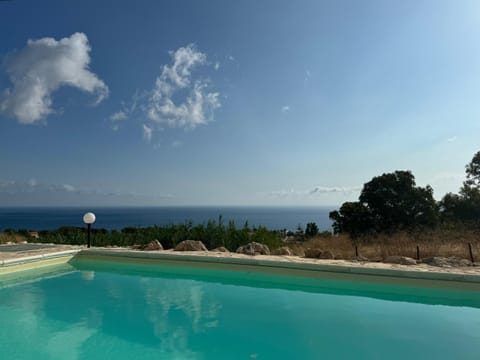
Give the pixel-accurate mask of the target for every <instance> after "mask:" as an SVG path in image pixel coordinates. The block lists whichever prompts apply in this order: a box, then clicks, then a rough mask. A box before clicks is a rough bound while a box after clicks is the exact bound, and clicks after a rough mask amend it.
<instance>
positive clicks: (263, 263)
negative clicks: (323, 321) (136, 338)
mask: <svg viewBox="0 0 480 360" xmlns="http://www.w3.org/2000/svg"><path fill="white" fill-rule="evenodd" d="M76 259H78V260H81V259H89V260H102V261H117V262H130V263H138V262H142V263H150V264H153V263H158V264H164V265H170V266H185V267H199V268H210V269H219V270H233V271H243V272H258V273H266V274H278V275H292V276H300V277H314V278H323V279H325V278H329V279H335V280H349V281H352V280H354V281H355V280H356V281H366V282H372V283H384V284H392V285H393V284H397V285H412V283H415V285H417V286H422V287H434V288H461V289H470V290H477V291H480V275H472V274H455V273H445V272H432V271H412V270H397V269H379V268H367V267H360V266H344V265H332V264H328V265H326V264H318V263H317V264H312V263H301V262H291V261H275V260H267V259H262V258H256V257H248V258H247V257H245V258H243V257H242V258H238V257H222V256H208V255H190V254H182V253H161V252H140V251H128V250H106V249H88V250H82V251H81V252H79V253H78V254H77V255H76V256H75V257H74V258H73V259H72V260H73V261H75V260H76Z"/></svg>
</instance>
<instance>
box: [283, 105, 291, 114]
mask: <svg viewBox="0 0 480 360" xmlns="http://www.w3.org/2000/svg"><path fill="white" fill-rule="evenodd" d="M289 111H290V106H289V105H284V106H282V112H283V113H286V112H289Z"/></svg>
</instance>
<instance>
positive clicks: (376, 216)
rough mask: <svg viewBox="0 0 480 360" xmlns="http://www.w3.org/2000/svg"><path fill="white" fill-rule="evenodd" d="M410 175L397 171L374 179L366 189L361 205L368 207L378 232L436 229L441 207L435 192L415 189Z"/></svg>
mask: <svg viewBox="0 0 480 360" xmlns="http://www.w3.org/2000/svg"><path fill="white" fill-rule="evenodd" d="M415 185H416V184H415V177H414V176H413V174H412V173H411V172H410V171H395V172H394V173H388V174H383V175H381V176H377V177H374V178H373V179H372V180H370V181H369V182H368V183H366V184H365V185H364V186H363V190H362V192H361V194H360V198H359V200H360V202H361V203H363V204H365V205H366V206H367V207H368V209H369V211H370V214H371V216H372V218H373V223H374V227H375V230H376V231H378V232H382V231H386V232H392V231H398V230H407V229H412V228H414V227H418V226H429V227H431V226H435V225H436V224H437V222H438V206H437V204H436V202H435V199H434V198H433V189H432V188H431V187H430V186H429V185H427V186H426V187H419V186H415Z"/></svg>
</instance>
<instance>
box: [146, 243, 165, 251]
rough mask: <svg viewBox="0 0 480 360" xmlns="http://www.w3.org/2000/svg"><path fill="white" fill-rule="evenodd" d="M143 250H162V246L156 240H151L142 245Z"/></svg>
mask: <svg viewBox="0 0 480 360" xmlns="http://www.w3.org/2000/svg"><path fill="white" fill-rule="evenodd" d="M142 250H144V251H154V250H163V246H162V244H161V243H160V241H158V240H152V241H150V242H149V243H148V244H146V245H145V246H143V247H142Z"/></svg>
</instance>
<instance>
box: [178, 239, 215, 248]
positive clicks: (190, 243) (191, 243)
mask: <svg viewBox="0 0 480 360" xmlns="http://www.w3.org/2000/svg"><path fill="white" fill-rule="evenodd" d="M173 250H174V251H208V249H207V248H206V246H205V245H204V244H203V243H202V242H201V241H196V240H185V241H182V242H180V243H178V244H177V246H176V247H175V249H173Z"/></svg>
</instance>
